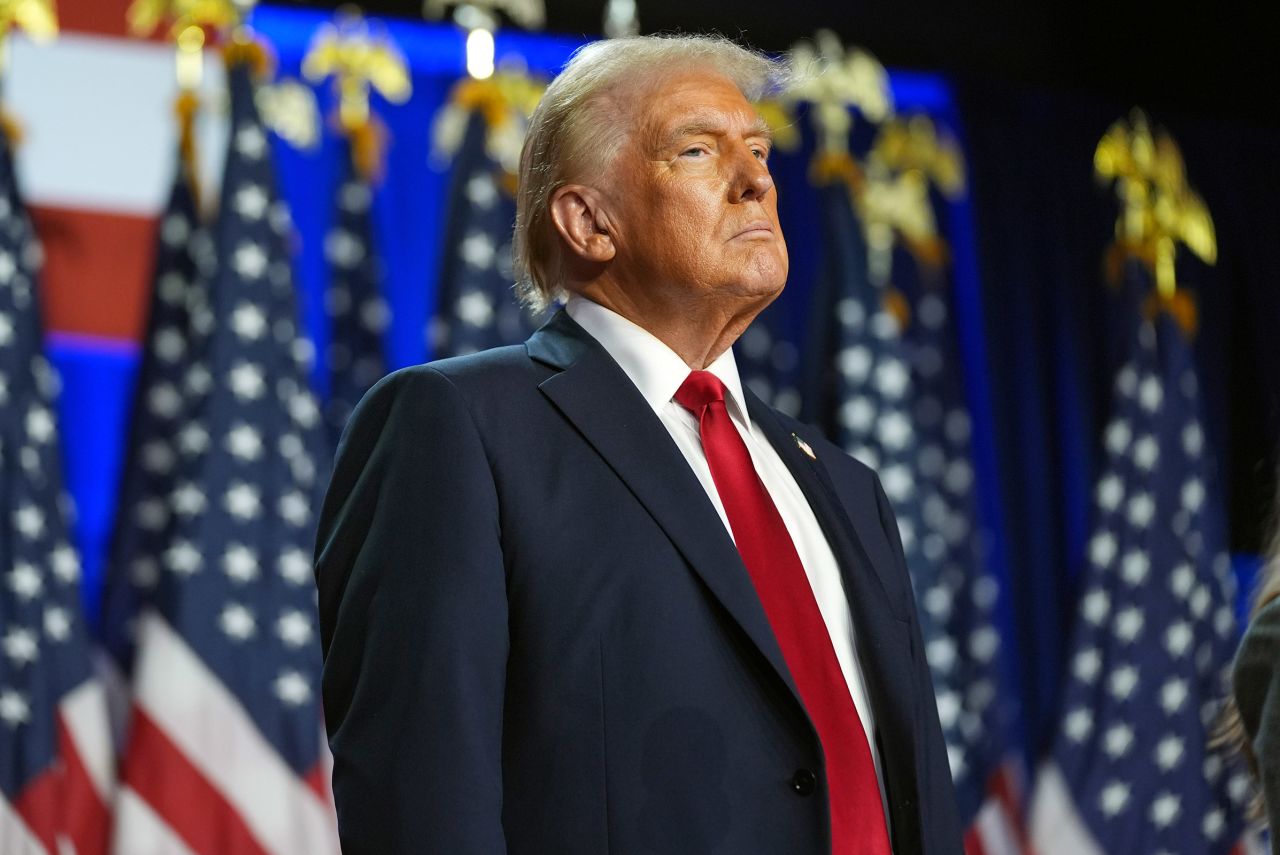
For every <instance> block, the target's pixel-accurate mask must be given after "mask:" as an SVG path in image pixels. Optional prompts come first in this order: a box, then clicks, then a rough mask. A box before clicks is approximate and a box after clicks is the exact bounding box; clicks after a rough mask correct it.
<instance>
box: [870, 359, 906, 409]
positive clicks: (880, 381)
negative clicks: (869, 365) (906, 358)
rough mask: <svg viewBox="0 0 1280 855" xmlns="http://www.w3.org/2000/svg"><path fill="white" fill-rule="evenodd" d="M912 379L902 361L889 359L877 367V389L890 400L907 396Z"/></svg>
mask: <svg viewBox="0 0 1280 855" xmlns="http://www.w3.org/2000/svg"><path fill="white" fill-rule="evenodd" d="M910 379H911V375H910V374H908V373H907V368H906V366H905V365H903V363H902V360H900V359H889V360H886V361H885V362H882V363H881V364H880V365H879V366H877V367H876V371H875V384H876V388H877V389H878V390H879V391H880V394H882V395H884V396H885V397H886V398H888V399H890V400H898V399H900V398H901V397H902V396H903V395H904V394H906V391H907V384H908V382H909V381H910Z"/></svg>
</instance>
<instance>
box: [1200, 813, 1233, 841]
mask: <svg viewBox="0 0 1280 855" xmlns="http://www.w3.org/2000/svg"><path fill="white" fill-rule="evenodd" d="M1226 827H1227V818H1226V814H1225V813H1223V811H1222V808H1214V809H1213V810H1211V811H1209V812H1208V813H1206V814H1205V815H1204V821H1203V822H1202V823H1201V824H1200V830H1201V831H1203V832H1204V836H1205V837H1207V838H1209V839H1210V840H1217V839H1218V838H1219V837H1221V836H1222V832H1223V831H1224V830H1225V829H1226Z"/></svg>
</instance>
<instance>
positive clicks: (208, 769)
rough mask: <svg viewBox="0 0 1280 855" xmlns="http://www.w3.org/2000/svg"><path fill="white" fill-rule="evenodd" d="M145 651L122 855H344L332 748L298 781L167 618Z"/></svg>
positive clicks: (146, 623)
mask: <svg viewBox="0 0 1280 855" xmlns="http://www.w3.org/2000/svg"><path fill="white" fill-rule="evenodd" d="M138 650H139V659H138V662H137V665H136V666H135V679H134V702H133V707H132V717H131V721H130V729H129V730H130V747H129V753H128V756H127V758H126V762H125V766H124V768H123V769H122V771H121V788H120V790H121V792H120V797H119V799H118V801H117V806H116V825H115V843H114V848H113V851H114V852H116V853H118V855H217V853H230V852H234V853H237V855H239V853H244V855H259V853H261V855H326V853H337V851H338V848H337V844H336V840H337V833H336V827H335V819H334V814H333V807H332V802H333V797H332V794H331V792H330V790H329V785H328V782H329V776H330V772H331V768H330V766H329V761H327V757H328V754H327V751H326V752H322V756H323V757H325V758H326V762H325V764H323V765H322V766H319V767H317V769H316V770H315V773H314V774H312V775H310V776H308V777H307V778H306V779H303V778H299V777H298V776H297V775H295V774H294V773H293V771H292V770H291V769H290V768H289V767H288V765H287V764H286V763H285V762H284V761H283V760H282V759H281V758H280V757H279V755H278V754H277V753H276V751H275V750H274V749H273V748H272V747H271V745H270V744H269V743H268V742H267V741H266V740H265V739H264V738H263V736H262V734H261V732H260V731H259V730H258V728H257V727H256V726H255V724H254V723H253V721H252V720H251V719H250V717H249V715H248V713H247V712H246V711H245V709H244V707H243V706H241V704H240V703H239V701H238V700H237V699H236V698H235V696H234V695H232V694H231V693H230V692H229V691H227V689H226V687H225V686H223V684H222V683H221V682H220V681H219V680H218V678H217V676H216V675H214V674H213V673H212V672H211V671H209V669H208V668H207V667H206V666H205V664H204V663H203V662H202V661H201V660H200V657H199V656H197V655H196V653H195V652H194V651H193V650H191V648H190V647H189V646H188V645H187V643H186V642H185V641H184V640H183V639H182V637H181V636H180V635H179V634H178V633H176V632H174V631H173V629H172V628H171V627H170V626H169V624H168V623H166V622H165V620H164V619H163V618H161V617H160V616H158V615H156V614H154V613H148V614H146V615H144V616H143V617H142V619H141V621H140V623H139V634H138ZM316 739H317V740H322V739H323V736H322V734H320V733H317V734H316Z"/></svg>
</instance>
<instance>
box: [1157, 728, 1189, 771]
mask: <svg viewBox="0 0 1280 855" xmlns="http://www.w3.org/2000/svg"><path fill="white" fill-rule="evenodd" d="M1183 751H1184V743H1183V741H1182V739H1181V738H1180V737H1178V736H1175V735H1174V734H1172V733H1171V734H1169V735H1168V736H1166V737H1164V738H1163V739H1161V740H1160V742H1159V743H1158V744H1157V745H1156V752H1155V761H1156V765H1157V766H1159V767H1160V770H1161V771H1162V772H1169V771H1171V770H1172V769H1173V768H1174V767H1175V766H1177V765H1178V764H1179V763H1180V762H1182V755H1183Z"/></svg>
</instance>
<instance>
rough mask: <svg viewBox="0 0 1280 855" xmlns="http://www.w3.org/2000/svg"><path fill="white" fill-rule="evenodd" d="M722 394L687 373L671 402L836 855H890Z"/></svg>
mask: <svg viewBox="0 0 1280 855" xmlns="http://www.w3.org/2000/svg"><path fill="white" fill-rule="evenodd" d="M724 394H725V389H724V384H723V383H721V382H720V380H719V378H717V377H716V376H715V375H714V374H712V373H711V372H709V371H694V372H692V373H691V374H690V375H689V377H688V379H686V380H685V381H684V384H683V385H681V387H680V389H679V391H677V392H676V395H675V399H676V403H678V404H680V406H682V407H684V408H685V409H686V410H689V411H690V412H691V413H693V415H694V417H695V418H696V419H697V420H698V427H699V430H700V432H701V434H702V448H703V450H704V451H705V452H706V455H707V463H708V465H709V466H710V467H711V478H712V480H713V481H715V485H716V491H717V492H718V493H719V494H720V501H721V502H723V503H724V509H725V513H726V514H727V515H728V517H729V527H730V528H731V529H732V530H733V538H734V541H735V542H736V543H737V546H738V552H739V553H740V554H741V555H742V562H743V563H744V564H745V565H746V566H747V572H748V573H749V574H750V575H751V581H752V583H753V584H754V585H755V589H756V593H757V594H759V596H760V602H761V604H762V605H763V606H764V613H765V616H766V617H767V618H768V619H769V626H770V627H771V628H772V629H773V634H774V636H775V637H776V638H777V639H778V646H779V647H780V648H781V649H782V656H783V658H784V659H785V660H786V662H787V668H788V669H789V670H790V671H791V677H792V679H793V680H795V684H796V689H798V690H799V692H800V697H801V699H802V700H803V701H804V705H805V709H806V710H807V711H808V713H809V718H810V719H811V720H812V721H813V724H814V727H815V728H816V729H817V731H818V738H819V739H820V740H821V742H822V753H823V755H824V756H825V758H826V767H827V768H826V771H827V798H828V806H829V808H830V811H831V851H832V853H833V855H890V853H891V852H892V850H891V849H890V847H889V832H888V830H887V828H886V826H885V818H884V807H883V804H882V803H881V801H880V789H879V786H878V785H877V783H876V771H875V766H874V765H873V764H872V760H871V750H870V748H869V746H868V745H867V737H866V734H865V732H864V731H863V729H862V723H861V720H860V719H859V718H858V710H857V708H856V707H855V706H854V705H853V697H852V696H851V695H850V694H849V686H848V683H846V682H845V678H844V674H843V672H841V670H840V663H839V661H838V660H837V659H836V651H835V648H834V647H832V645H831V635H830V633H829V632H828V631H827V626H826V624H825V623H824V622H823V620H822V613H821V612H819V611H818V602H817V600H816V599H814V596H813V588H812V587H810V585H809V579H808V577H807V576H806V575H805V572H804V566H803V565H802V564H801V563H800V555H799V554H798V553H797V552H796V547H795V544H794V543H792V541H791V535H790V534H788V533H787V528H786V525H785V524H784V523H783V521H782V516H781V515H780V514H779V513H778V508H777V506H775V505H774V503H773V499H771V498H770V497H769V493H768V491H767V490H765V487H764V483H763V482H761V480H760V476H759V475H757V474H756V470H755V466H753V465H752V463H751V454H750V452H748V451H747V446H746V444H745V443H744V442H743V441H742V437H741V436H740V435H739V434H738V429H737V428H736V427H734V426H733V422H732V421H731V420H730V418H729V411H728V410H727V409H726V408H725V403H724Z"/></svg>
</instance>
